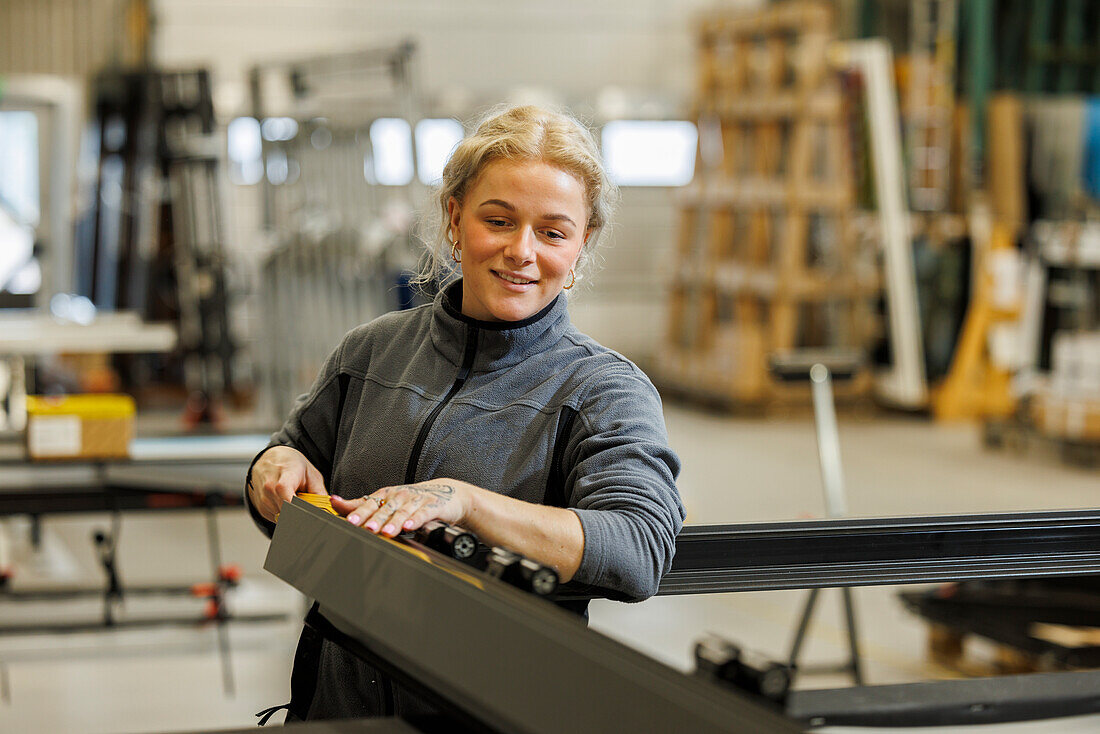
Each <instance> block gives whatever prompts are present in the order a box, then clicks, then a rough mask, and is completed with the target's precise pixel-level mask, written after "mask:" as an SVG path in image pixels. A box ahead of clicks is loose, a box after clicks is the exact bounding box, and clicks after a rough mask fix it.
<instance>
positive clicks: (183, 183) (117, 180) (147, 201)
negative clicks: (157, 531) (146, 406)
mask: <svg viewBox="0 0 1100 734" xmlns="http://www.w3.org/2000/svg"><path fill="white" fill-rule="evenodd" d="M95 90H96V91H95V120H96V125H95V132H96V138H97V144H96V145H95V146H94V159H95V161H96V163H95V170H96V176H95V183H94V191H95V195H94V198H93V199H92V204H91V208H90V209H89V210H88V211H86V212H84V214H83V217H82V219H81V222H80V224H79V226H78V236H77V245H76V265H77V267H76V272H77V273H78V275H79V279H78V282H77V288H76V290H77V292H79V293H81V294H83V295H85V296H87V297H89V298H90V299H91V300H92V302H93V303H94V304H95V305H96V306H97V307H98V308H103V309H108V310H110V309H132V310H135V311H137V312H138V313H140V314H142V315H143V316H144V317H146V318H148V319H150V320H155V321H169V322H174V323H177V324H178V327H179V335H180V341H179V349H178V350H177V352H176V353H175V354H174V355H172V356H170V357H168V358H162V359H154V360H149V359H126V360H119V361H118V362H117V363H116V364H117V366H118V367H119V368H120V372H121V374H122V379H123V383H124V385H126V386H128V387H131V388H140V387H143V386H146V385H147V384H149V383H150V382H154V381H156V382H161V383H168V384H177V385H180V386H182V387H185V388H186V391H187V393H188V394H189V395H190V396H191V398H190V400H191V401H192V402H191V403H190V405H189V415H188V419H189V420H190V421H191V422H196V421H199V420H204V419H206V420H213V418H214V417H215V411H216V409H217V405H218V404H219V401H220V400H221V398H222V396H223V395H224V394H225V392H226V391H227V390H230V389H232V387H233V383H234V369H233V359H234V352H235V347H234V344H233V339H232V336H231V334H230V330H229V319H228V309H229V304H228V293H227V286H226V256H225V244H224V238H225V222H224V215H223V209H224V204H223V197H222V192H221V177H220V172H219V167H220V165H221V160H222V157H223V156H222V154H221V150H222V138H221V137H220V135H218V134H217V132H216V125H215V118H214V109H213V101H212V97H211V88H210V78H209V74H208V73H207V72H206V71H205V70H201V69H200V70H194V71H178V72H161V71H143V72H129V73H123V72H115V71H109V72H104V73H103V74H101V75H99V76H98V77H97V79H96V84H95Z"/></svg>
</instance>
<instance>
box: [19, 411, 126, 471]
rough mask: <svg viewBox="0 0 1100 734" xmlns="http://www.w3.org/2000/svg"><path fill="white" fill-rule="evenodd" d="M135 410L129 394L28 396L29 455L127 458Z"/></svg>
mask: <svg viewBox="0 0 1100 734" xmlns="http://www.w3.org/2000/svg"><path fill="white" fill-rule="evenodd" d="M134 412H135V409H134V399H133V398H131V397H130V396H129V395H59V396H47V395H29V396H27V456H29V457H30V458H31V459H37V460H55V459H114V458H124V457H127V456H129V455H130V439H132V438H133V436H134Z"/></svg>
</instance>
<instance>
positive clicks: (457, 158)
mask: <svg viewBox="0 0 1100 734" xmlns="http://www.w3.org/2000/svg"><path fill="white" fill-rule="evenodd" d="M497 160H509V161H542V162H545V163H548V164H550V165H552V166H556V167H558V168H560V169H562V170H563V171H565V172H567V173H569V174H571V175H573V176H575V177H576V178H577V180H578V181H580V182H581V184H582V185H583V186H584V193H585V204H586V207H587V210H588V222H587V224H586V229H589V230H592V232H593V234H592V236H591V237H590V238H589V240H588V243H587V244H585V245H584V247H583V248H581V256H580V259H579V260H578V261H577V268H576V269H577V281H578V282H579V281H580V280H581V278H582V271H587V270H588V269H589V268H590V267H591V263H592V262H593V260H594V258H593V257H592V255H593V252H594V251H595V249H596V247H597V245H598V244H599V243H601V242H603V241H605V240H606V239H607V238H608V237H609V236H610V233H611V215H612V212H613V211H614V208H615V203H616V202H617V200H618V193H619V192H618V189H617V188H616V186H615V184H613V183H612V182H611V180H610V179H608V177H607V173H606V172H605V171H604V168H603V161H602V159H601V158H600V151H599V147H598V146H597V145H596V139H595V138H594V137H593V135H592V133H591V132H590V131H589V130H588V128H587V127H585V126H584V125H583V124H582V123H581V122H580V121H579V120H577V118H575V117H573V116H572V115H571V114H568V113H563V112H556V111H553V110H549V109H546V108H543V107H537V106H534V105H524V106H519V107H503V108H502V107H498V108H495V109H493V110H491V111H490V112H489V114H488V115H486V116H485V117H484V118H483V119H482V121H481V122H480V123H479V124H478V125H477V127H476V129H475V130H474V133H473V134H472V135H469V136H468V137H466V138H465V139H463V140H462V142H460V143H459V144H458V145H457V146H456V147H455V150H454V152H453V153H452V154H451V158H450V160H449V161H447V165H446V166H445V167H444V169H443V178H442V180H441V182H440V184H439V188H438V191H437V193H436V197H435V203H436V205H437V206H435V207H434V209H435V212H434V217H432V219H431V221H430V222H429V223H427V226H426V227H425V228H424V237H423V239H424V245H425V247H426V248H427V253H426V255H425V257H424V259H423V261H422V263H421V267H420V273H419V275H418V276H417V277H416V279H415V280H414V282H415V283H416V284H418V285H421V286H425V285H428V284H430V283H432V282H435V283H437V284H438V285H440V286H442V285H444V284H445V282H446V281H448V280H450V279H452V278H453V277H456V275H457V274H456V273H455V270H454V268H453V267H452V264H451V262H452V261H451V242H450V240H449V230H450V226H451V222H450V216H449V215H448V212H447V204H448V202H449V201H450V200H451V197H454V198H455V199H456V200H457V201H458V202H460V203H461V202H462V200H463V197H464V196H465V195H466V192H467V191H469V190H470V188H472V186H473V184H474V182H475V181H477V178H478V176H479V175H481V172H482V171H484V170H485V167H486V166H487V165H488V164H490V163H492V162H493V161H497ZM435 217H439V221H438V222H436V221H435Z"/></svg>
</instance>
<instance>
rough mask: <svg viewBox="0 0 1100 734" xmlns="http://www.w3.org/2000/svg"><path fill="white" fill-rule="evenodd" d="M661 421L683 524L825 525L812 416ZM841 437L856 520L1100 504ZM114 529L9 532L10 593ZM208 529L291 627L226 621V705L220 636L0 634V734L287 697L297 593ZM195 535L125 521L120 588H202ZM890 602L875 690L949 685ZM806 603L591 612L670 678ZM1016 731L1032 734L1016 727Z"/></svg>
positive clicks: (176, 723) (901, 440)
mask: <svg viewBox="0 0 1100 734" xmlns="http://www.w3.org/2000/svg"><path fill="white" fill-rule="evenodd" d="M666 417H667V420H668V426H669V433H670V437H671V441H672V445H673V447H674V448H675V449H676V450H677V451H678V452H679V454H680V456H681V458H682V459H683V461H684V471H683V474H682V477H681V481H680V489H681V492H682V494H683V498H684V503H685V505H686V507H687V509H688V520H689V522H694V523H704V522H705V523H722V522H747V521H763V520H779V519H792V518H800V517H816V516H821V514H822V512H823V502H822V495H821V490H820V480H819V473H818V466H817V454H816V443H815V438H814V432H813V426H812V423H811V422H810V420H809V418H808V417H792V418H782V419H738V418H729V417H725V416H719V415H711V414H704V413H700V412H697V411H695V410H690V409H686V408H682V407H679V406H668V408H667V410H666ZM840 433H841V447H842V451H843V461H844V470H845V476H846V481H847V487H848V497H849V505H850V509H851V513H852V514H853V515H860V516H879V515H904V514H938V513H960V512H982V511H1003V510H1026V509H1058V508H1081V507H1095V506H1097V505H1100V481H1097V480H1098V478H1100V473H1097V472H1096V471H1095V470H1093V471H1089V470H1084V469H1077V468H1072V467H1067V466H1065V465H1063V464H1061V463H1059V462H1058V461H1057V459H1056V458H1055V457H1053V456H1051V455H1048V454H1045V453H1042V452H1033V453H1031V454H1029V455H1027V456H1014V455H1011V454H1008V453H991V452H987V451H985V450H983V449H982V447H981V445H980V440H979V436H978V432H977V430H976V429H973V428H970V427H943V426H936V425H933V424H931V423H929V422H926V421H924V420H921V419H912V418H906V417H889V416H887V417H883V416H876V417H873V418H872V417H864V418H847V419H845V418H842V419H841V426H840ZM108 522H109V519H108V518H107V517H105V516H72V517H57V518H50V519H49V520H48V521H47V523H46V530H47V532H46V535H45V544H44V548H43V550H42V551H41V552H39V553H38V554H32V553H30V552H29V550H28V549H27V544H26V543H25V542H21V541H20V538H21V537H24V538H25V536H26V532H27V526H26V524H25V523H23V522H21V521H19V520H10V521H8V523H9V530H10V532H11V534H12V535H13V536H14V537H15V538H16V544H17V550H19V551H20V553H21V554H22V555H20V556H19V568H18V575H17V577H16V580H15V583H16V584H17V586H21V587H23V588H27V587H30V586H34V585H36V584H46V585H48V584H49V583H57V582H59V581H69V582H71V581H73V580H79V579H89V580H95V579H98V578H99V572H98V570H97V568H96V564H95V560H94V555H93V549H92V544H91V541H90V535H91V533H92V532H93V530H94V529H95V528H97V527H106V526H107V525H108ZM218 522H219V530H220V533H221V536H222V539H223V543H224V553H225V557H226V558H227V559H228V560H232V561H233V562H236V563H239V564H240V565H241V566H242V567H243V569H244V571H245V577H244V581H243V583H242V585H241V587H240V588H239V589H238V590H237V592H235V596H234V598H233V600H232V601H233V605H234V606H233V608H234V609H235V610H237V611H257V612H263V611H281V612H285V613H286V615H287V617H286V621H284V622H277V623H265V624H236V625H232V626H231V628H230V630H229V638H230V642H231V649H232V660H231V667H232V671H233V677H234V680H235V683H236V691H235V693H234V694H233V695H227V694H226V693H225V691H224V686H223V674H222V665H221V662H220V659H219V656H218V652H217V650H218V646H217V637H216V634H215V632H214V630H212V629H209V628H202V627H195V628H181V627H166V628H160V629H153V630H141V631H117V632H111V633H104V632H97V633H84V634H69V635H53V636H46V635H36V636H14V637H12V636H8V637H0V666H2V669H0V674H6V676H7V683H8V689H9V690H8V693H9V694H10V696H9V698H10V700H7V701H2V702H0V731H3V732H20V733H23V732H30V733H37V732H166V731H194V730H200V729H213V728H229V727H245V726H249V725H250V723H251V722H253V721H254V718H253V713H255V712H256V711H259V710H260V709H262V708H265V707H267V706H270V705H274V704H278V703H282V702H284V701H286V700H287V697H288V675H289V668H290V660H291V655H292V652H293V646H294V642H295V640H296V638H297V632H298V628H299V623H298V621H296V620H300V618H301V613H302V607H301V599H300V598H299V597H298V596H297V595H296V593H295V592H293V591H292V590H290V589H288V588H287V587H285V586H284V585H282V584H281V582H278V581H277V580H275V579H273V578H271V577H269V576H267V575H266V574H265V573H264V572H263V570H262V563H263V557H264V553H265V548H266V541H265V540H264V539H263V537H262V536H261V535H260V534H259V533H258V532H257V531H256V530H255V529H254V528H253V527H252V526H251V523H250V522H249V521H248V520H247V518H245V517H244V516H243V515H242V514H240V513H238V512H223V513H222V514H220V516H219V520H218ZM204 523H205V521H204V519H203V518H202V516H201V515H198V514H194V515H186V516H185V515H183V514H176V515H174V516H171V517H165V516H163V515H162V516H153V515H130V516H127V517H126V518H125V520H124V521H123V524H122V534H121V544H120V569H121V572H122V573H123V574H124V577H125V578H126V580H127V581H128V582H129V583H142V582H163V581H168V582H175V581H178V582H181V583H187V582H190V581H194V580H198V579H201V578H202V577H203V576H204V574H205V573H206V571H207V569H208V560H207V549H206V539H205V524H204ZM897 591H898V589H897V588H891V587H875V588H864V589H857V590H856V591H855V598H856V603H857V612H858V617H859V625H860V635H861V642H862V647H863V653H864V656H865V666H866V674H867V678H868V682H870V683H894V682H904V681H914V680H927V679H930V678H935V677H944V676H945V675H946V671H944V670H942V669H938V668H936V667H934V666H932V665H930V664H929V663H928V662H926V660H925V654H924V643H925V630H924V627H923V625H922V624H921V623H920V622H919V621H918V620H916V619H914V618H913V617H911V616H910V615H908V614H907V613H906V612H905V611H904V610H903V609H902V608H901V606H900V604H899V603H898V602H897V601H896V593H897ZM804 595H805V592H764V593H747V594H727V595H712V596H698V597H667V598H657V599H651V600H649V601H647V602H644V603H642V604H633V605H625V604H617V603H612V602H599V603H595V604H594V605H593V608H592V627H593V628H594V629H596V630H599V631H600V632H603V633H605V634H608V635H610V636H612V637H615V638H618V639H620V640H622V641H623V642H625V643H627V644H629V645H632V646H634V647H637V648H638V649H640V650H642V651H644V652H646V653H648V654H651V655H653V656H655V657H657V658H658V659H660V660H663V661H665V662H667V663H668V664H670V665H672V666H674V667H677V668H684V669H686V668H688V666H689V664H690V655H691V647H692V643H693V641H694V640H695V639H696V638H697V637H699V636H701V635H702V634H703V633H705V632H717V633H720V634H722V635H724V636H726V637H728V638H730V639H731V640H735V641H738V642H740V643H741V644H742V645H744V646H746V647H750V648H753V649H755V650H757V651H760V652H762V653H765V654H768V655H772V656H775V657H778V658H783V657H784V656H785V654H786V650H787V647H788V645H789V644H790V637H791V634H792V631H793V628H794V624H795V621H796V619H797V617H798V614H799V611H800V609H801V605H802V602H803V599H804V598H805V596H804ZM168 611H171V612H173V613H184V612H187V613H193V614H196V615H198V614H199V613H200V612H201V604H200V603H199V602H197V601H192V600H187V599H174V600H160V601H156V600H151V599H150V600H132V601H130V602H127V606H126V608H125V613H126V614H127V615H128V616H131V617H138V616H141V615H142V614H154V613H157V612H168ZM839 611H840V596H839V594H838V593H837V592H832V591H828V592H825V593H824V594H823V596H822V599H821V602H820V603H819V613H818V615H817V617H816V619H815V624H814V626H813V627H812V629H811V633H810V639H809V641H808V643H807V647H806V649H805V661H806V662H807V663H809V664H813V663H815V662H821V663H828V662H835V661H839V660H840V659H841V657H842V656H843V653H844V650H845V646H844V635H843V632H842V630H843V627H842V626H841V624H840V614H839ZM98 613H99V607H98V605H97V604H96V603H95V602H94V601H88V602H79V603H77V602H71V603H65V604H58V603H53V604H36V605H30V604H27V603H21V604H18V605H16V604H12V603H6V604H0V621H3V622H7V623H11V622H13V621H16V620H29V619H38V620H45V619H51V618H55V617H57V618H64V619H72V618H89V619H93V618H95V617H96V615H97V614H98ZM975 652H976V653H977V654H978V655H979V656H980V655H981V654H982V653H983V651H982V650H980V649H979V650H976V651H975ZM984 652H986V653H988V651H984ZM2 682H4V681H3V680H0V683H2ZM843 684H844V681H843V679H842V678H840V677H837V676H805V677H803V679H802V680H801V685H804V686H832V685H843ZM1066 726H1069V724H1068V723H1067V724H1066ZM1086 726H1088V724H1086ZM1010 730H1011V731H1014V732H1015V731H1018V732H1024V731H1032V730H1033V729H1031V728H1030V727H1029V726H1027V725H1021V726H1019V727H1012V728H1011V729H1010ZM1059 730H1060V731H1069V730H1071V729H1069V728H1066V727H1065V726H1063V727H1062V728H1061V729H1059ZM1075 730H1079V731H1084V730H1085V729H1075Z"/></svg>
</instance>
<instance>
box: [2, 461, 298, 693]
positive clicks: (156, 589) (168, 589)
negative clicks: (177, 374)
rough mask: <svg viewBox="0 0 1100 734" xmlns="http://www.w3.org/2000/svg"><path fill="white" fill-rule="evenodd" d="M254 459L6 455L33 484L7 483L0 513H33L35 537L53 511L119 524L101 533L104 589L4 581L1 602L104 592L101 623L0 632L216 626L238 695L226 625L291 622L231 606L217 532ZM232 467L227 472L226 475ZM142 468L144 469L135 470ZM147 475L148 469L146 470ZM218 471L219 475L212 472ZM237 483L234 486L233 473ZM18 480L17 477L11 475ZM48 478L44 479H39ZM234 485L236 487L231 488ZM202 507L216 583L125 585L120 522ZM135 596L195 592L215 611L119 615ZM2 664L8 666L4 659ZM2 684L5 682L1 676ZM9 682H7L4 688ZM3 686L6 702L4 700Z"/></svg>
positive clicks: (22, 626) (231, 687)
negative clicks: (41, 459) (185, 474)
mask: <svg viewBox="0 0 1100 734" xmlns="http://www.w3.org/2000/svg"><path fill="white" fill-rule="evenodd" d="M247 461H248V459H247V458H240V459H232V460H228V461H225V460H223V461H217V460H213V461H211V460H203V459H181V458H174V459H168V460H159V459H158V460H130V459H115V460H92V461H73V462H51V463H43V464H41V465H36V464H33V463H30V464H28V463H27V462H25V461H23V460H19V459H16V460H0V471H3V467H4V465H8V466H13V467H19V468H20V469H21V470H23V471H25V472H29V474H28V476H29V480H28V481H27V482H26V484H20V482H19V481H18V480H17V481H14V482H13V481H6V482H3V483H0V516H5V515H29V516H30V517H31V521H32V539H35V541H34V542H37V540H36V539H37V537H39V535H40V532H41V531H40V529H39V528H40V524H41V518H42V516H44V515H48V514H62V513H80V512H106V513H110V515H111V517H112V520H113V523H114V527H113V529H112V530H111V531H108V532H103V531H100V532H97V533H96V538H95V540H96V547H97V551H98V554H99V557H98V560H99V564H100V566H101V568H102V569H103V572H104V576H105V583H104V584H103V585H101V586H89V585H75V586H74V585H67V586H63V587H55V588H51V589H49V590H43V591H36V592H24V591H20V590H18V589H12V588H8V587H7V585H6V584H0V602H22V601H49V600H64V599H71V598H78V597H89V596H93V597H101V598H102V599H103V614H102V616H101V617H100V618H99V620H98V621H84V620H81V621H64V622H48V623H47V622H37V621H32V622H27V623H18V624H3V625H0V636H4V635H25V634H65V633H77V632H87V631H94V630H103V629H134V628H149V627H163V626H206V625H209V624H214V625H216V633H217V637H218V652H219V658H220V660H221V665H222V681H223V687H224V690H225V691H226V693H228V694H229V695H232V694H233V693H234V691H235V688H236V685H235V681H234V677H233V669H232V660H231V646H230V643H229V637H228V631H227V630H226V627H225V623H226V622H230V621H232V622H253V623H255V622H260V623H263V622H272V621H277V620H281V619H285V618H286V615H285V614H251V613H249V614H241V613H232V612H230V611H229V609H228V608H227V606H226V603H225V602H226V595H227V592H228V591H229V589H230V588H231V587H232V586H234V585H235V584H236V581H235V580H234V579H233V578H231V577H230V576H227V575H226V574H225V573H223V564H222V553H221V542H220V538H219V535H218V530H217V515H216V512H217V510H218V508H220V507H232V506H238V507H239V506H242V505H243V503H244V475H245V472H246V469H247V466H248V464H247ZM189 468H194V469H195V470H196V471H195V473H194V478H193V480H184V479H183V478H181V477H179V476H177V475H176V474H175V472H178V471H180V470H184V471H186V470H187V469H189ZM223 468H224V470H225V472H224V473H225V475H226V476H225V477H221V476H220V472H221V470H222V469H223ZM134 470H140V471H139V472H137V473H136V474H135V471H134ZM146 472H147V473H146ZM212 472H213V473H212ZM230 476H232V477H233V481H232V483H231V484H226V480H227V479H229V477H230ZM9 479H10V478H9ZM38 479H43V481H38ZM230 486H232V487H233V488H232V489H230V488H229V487H230ZM167 510H198V511H202V512H204V513H205V516H206V531H207V542H208V550H209V558H210V565H211V569H212V572H211V577H210V581H208V582H206V583H205V584H204V587H205V588H204V589H202V590H201V591H198V590H196V589H195V588H194V587H191V586H181V585H179V584H176V585H169V584H163V585H143V586H131V585H127V584H125V583H123V581H122V579H121V576H120V575H119V572H118V569H117V566H116V564H115V551H116V542H117V536H118V524H119V518H120V517H121V513H122V512H124V511H126V512H130V511H167ZM127 596H191V597H193V598H201V599H205V600H206V602H207V609H206V610H205V611H204V612H202V613H200V614H195V615H193V616H184V615H156V616H154V617H148V618H134V619H121V620H120V619H117V618H116V611H117V607H118V604H119V603H120V602H121V601H122V600H123V599H124V598H125V597H127ZM0 664H2V663H0ZM0 682H2V681H0ZM2 688H3V686H2V685H0V689H2ZM2 694H3V690H0V699H4V698H5V696H3V695H2Z"/></svg>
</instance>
